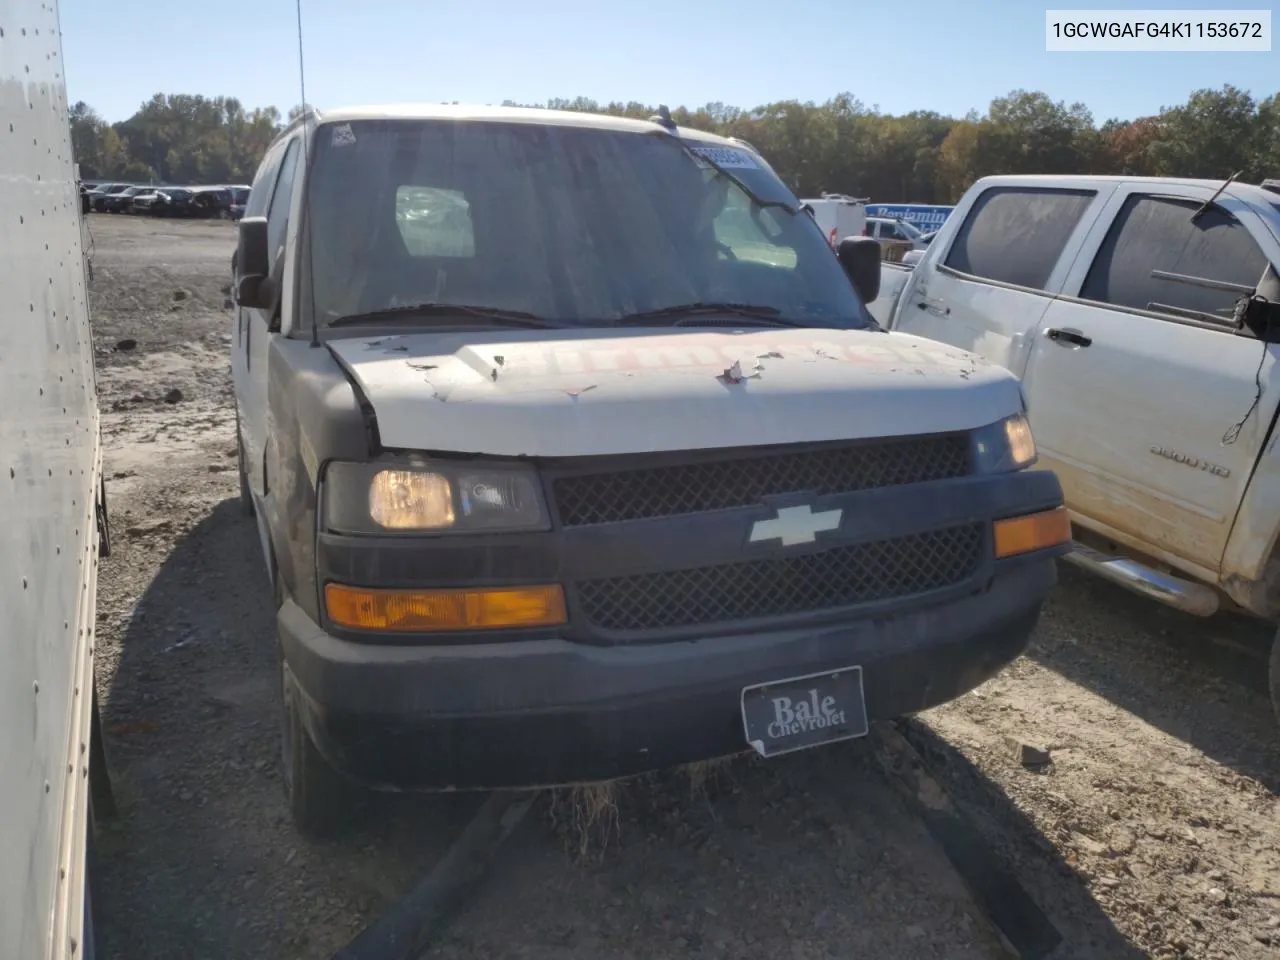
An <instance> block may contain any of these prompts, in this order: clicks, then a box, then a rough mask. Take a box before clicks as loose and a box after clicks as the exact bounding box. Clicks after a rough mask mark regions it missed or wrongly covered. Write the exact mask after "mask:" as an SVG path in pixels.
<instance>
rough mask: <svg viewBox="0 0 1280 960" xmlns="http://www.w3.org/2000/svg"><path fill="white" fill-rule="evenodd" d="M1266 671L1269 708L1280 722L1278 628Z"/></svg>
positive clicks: (1272, 642) (1279, 647)
mask: <svg viewBox="0 0 1280 960" xmlns="http://www.w3.org/2000/svg"><path fill="white" fill-rule="evenodd" d="M1267 672H1268V679H1269V681H1270V684H1271V708H1272V709H1273V710H1274V711H1275V713H1276V721H1277V722H1280V630H1277V631H1276V636H1275V639H1274V640H1272V641H1271V666H1270V669H1269V670H1268V671H1267Z"/></svg>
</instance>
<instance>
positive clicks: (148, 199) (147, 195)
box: [121, 187, 161, 214]
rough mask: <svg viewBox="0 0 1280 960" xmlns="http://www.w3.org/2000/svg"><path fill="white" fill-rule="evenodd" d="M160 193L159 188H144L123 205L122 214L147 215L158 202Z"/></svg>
mask: <svg viewBox="0 0 1280 960" xmlns="http://www.w3.org/2000/svg"><path fill="white" fill-rule="evenodd" d="M160 197H161V191H160V188H159V187H144V188H143V189H142V190H140V191H139V192H138V193H135V194H134V195H133V196H132V197H129V198H128V200H127V201H126V202H125V204H124V205H123V208H122V210H121V212H122V213H136V214H148V213H151V212H152V211H153V210H154V208H155V204H156V202H157V201H159V200H160Z"/></svg>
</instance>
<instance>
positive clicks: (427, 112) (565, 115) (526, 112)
mask: <svg viewBox="0 0 1280 960" xmlns="http://www.w3.org/2000/svg"><path fill="white" fill-rule="evenodd" d="M311 116H312V117H313V118H314V120H315V122H316V123H317V124H320V125H329V124H334V123H350V122H354V121H358V120H461V121H469V122H481V123H485V122H487V123H529V124H538V125H542V126H563V127H578V128H581V129H588V130H612V131H616V132H619V133H653V132H654V131H655V130H666V129H667V128H665V127H662V126H660V125H659V124H657V123H654V122H653V121H651V120H632V119H630V118H628V117H611V116H607V115H605V114H599V113H580V112H578V111H576V110H545V109H543V108H541V107H489V106H476V105H467V104H447V103H396V104H376V105H370V106H362V107H342V108H339V109H336V110H316V111H313V112H312V114H311ZM298 119H299V120H300V119H301V118H298ZM297 122H298V120H295V121H294V123H291V124H289V126H288V127H286V128H285V131H284V133H288V132H290V131H292V129H293V128H294V126H295V124H296V123H297ZM679 134H680V136H681V137H682V138H684V139H687V140H699V141H703V142H706V143H715V144H724V145H726V146H730V145H731V146H738V147H741V146H749V145H748V144H745V143H744V142H743V141H741V140H735V139H730V138H727V137H721V136H718V135H716V134H714V133H708V132H706V131H705V130H697V129H695V128H693V127H680V128H679ZM282 135H283V134H282ZM751 149H752V150H753V152H755V151H754V148H751Z"/></svg>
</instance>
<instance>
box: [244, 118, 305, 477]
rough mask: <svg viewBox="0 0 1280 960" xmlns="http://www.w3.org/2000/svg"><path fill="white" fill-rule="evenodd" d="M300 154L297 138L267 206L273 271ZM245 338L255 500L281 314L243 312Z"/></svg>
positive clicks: (247, 446) (248, 439) (284, 232)
mask: <svg viewBox="0 0 1280 960" xmlns="http://www.w3.org/2000/svg"><path fill="white" fill-rule="evenodd" d="M300 154H301V147H300V146H299V138H298V137H294V138H293V139H292V140H290V141H289V142H288V144H287V145H286V146H285V148H284V153H283V156H282V157H281V161H280V169H279V176H278V179H277V181H276V184H275V189H274V190H273V191H272V193H271V201H270V203H269V204H268V206H267V250H268V251H269V252H270V256H271V264H272V269H273V270H279V269H280V266H282V264H278V260H279V254H280V252H281V251H282V250H283V249H284V242H285V237H286V236H287V233H288V226H289V207H290V202H291V201H292V199H293V184H294V181H295V177H296V172H297V169H298V159H299V156H300ZM283 279H284V278H283V275H282V274H277V275H276V281H277V282H278V283H283ZM244 313H245V314H247V318H246V321H245V326H246V336H247V337H248V340H249V349H248V351H247V363H248V371H247V373H248V377H247V384H248V391H249V399H248V402H247V404H246V411H245V412H244V413H242V414H241V416H242V417H244V419H245V434H246V442H245V452H246V453H247V454H248V456H249V458H250V460H249V462H250V463H252V464H254V465H255V466H256V467H257V469H256V470H255V471H254V476H253V478H252V479H251V481H250V482H251V484H254V487H253V490H254V493H256V494H257V495H258V496H264V495H265V493H266V490H265V485H264V479H265V478H264V477H263V471H262V463H263V461H264V457H265V454H266V447H267V422H268V416H267V373H268V364H267V361H268V358H269V355H270V351H271V341H272V339H273V338H275V337H277V336H279V332H278V331H279V330H280V314H279V313H278V312H277V313H276V314H275V315H274V316H270V315H268V313H267V311H265V310H255V309H246V310H245V311H244Z"/></svg>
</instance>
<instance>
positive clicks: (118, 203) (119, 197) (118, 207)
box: [103, 187, 149, 213]
mask: <svg viewBox="0 0 1280 960" xmlns="http://www.w3.org/2000/svg"><path fill="white" fill-rule="evenodd" d="M148 189H149V188H148V187H125V188H124V189H123V190H119V191H113V192H111V193H108V194H107V195H106V196H105V197H103V209H104V210H106V212H107V213H127V212H128V211H129V208H130V205H131V204H132V203H133V198H134V197H136V196H137V195H138V194H140V193H144V192H145V191H146V190H148Z"/></svg>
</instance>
